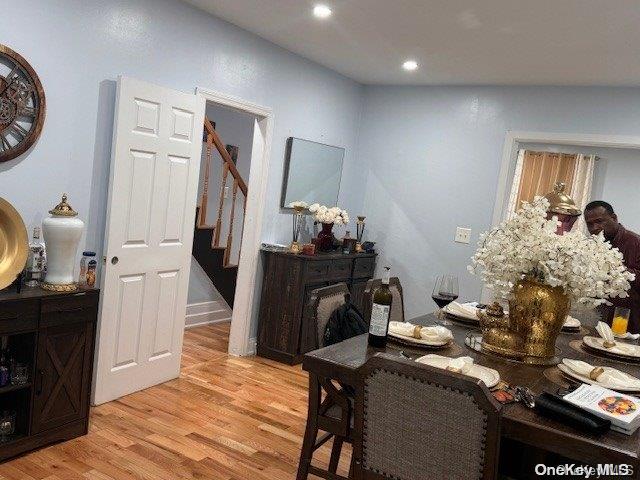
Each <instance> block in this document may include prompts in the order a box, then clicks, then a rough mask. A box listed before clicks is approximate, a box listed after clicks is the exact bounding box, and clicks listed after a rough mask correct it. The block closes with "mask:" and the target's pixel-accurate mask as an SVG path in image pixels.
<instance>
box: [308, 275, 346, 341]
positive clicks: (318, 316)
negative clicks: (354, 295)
mask: <svg viewBox="0 0 640 480" xmlns="http://www.w3.org/2000/svg"><path fill="white" fill-rule="evenodd" d="M349 296H350V294H349V288H348V287H347V284H346V283H337V284H335V285H330V286H328V287H322V288H316V289H315V290H313V291H312V292H311V296H310V298H309V303H308V305H307V309H308V312H309V314H308V317H309V318H308V320H307V321H308V322H309V323H310V327H311V329H312V335H313V336H314V337H315V338H314V339H313V340H314V342H313V343H315V345H313V343H312V347H313V348H322V347H324V331H325V329H326V328H327V323H329V319H330V318H331V314H332V313H333V312H334V311H335V310H336V309H337V308H338V307H340V306H342V305H344V304H345V303H347V302H348V301H349V298H350V297H349Z"/></svg>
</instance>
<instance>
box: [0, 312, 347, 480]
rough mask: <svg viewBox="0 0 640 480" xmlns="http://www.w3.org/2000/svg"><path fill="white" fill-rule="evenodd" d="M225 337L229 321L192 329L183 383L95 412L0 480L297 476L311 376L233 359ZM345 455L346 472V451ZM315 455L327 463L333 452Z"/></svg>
mask: <svg viewBox="0 0 640 480" xmlns="http://www.w3.org/2000/svg"><path fill="white" fill-rule="evenodd" d="M228 336H229V324H217V325H207V326H203V327H198V328H193V329H191V330H188V331H187V332H186V334H185V339H184V353H183V361H182V373H181V375H180V378H179V379H176V380H173V381H171V382H167V383H165V384H162V385H158V386H155V387H152V388H149V389H147V390H144V391H142V392H138V393H134V394H132V395H128V396H126V397H123V398H121V399H119V400H116V401H114V402H110V403H107V404H104V405H100V406H98V407H95V408H92V410H91V422H90V431H89V434H88V435H86V436H84V437H80V438H78V439H75V440H71V441H68V442H64V443H60V444H57V445H53V446H50V447H48V448H44V449H41V450H39V451H36V452H33V453H31V454H28V455H25V456H23V457H20V458H17V459H15V460H12V461H9V462H6V463H4V464H0V479H1V480H17V479H19V480H35V479H37V480H75V479H81V480H86V479H93V480H120V479H123V480H124V479H126V480H129V479H144V480H174V479H175V480H187V479H200V480H203V479H215V480H263V479H265V480H267V479H268V480H285V479H293V478H295V472H296V469H297V465H298V456H299V453H300V446H301V444H302V436H303V434H304V426H305V422H306V416H307V410H306V408H307V375H306V373H305V372H303V371H302V370H301V369H300V367H289V366H286V365H281V364H279V363H276V362H272V361H270V360H266V359H263V358H259V357H243V358H237V357H231V356H229V355H227V353H226V352H227V340H228ZM342 457H343V458H342V460H341V463H340V470H341V473H342V474H343V475H346V473H347V470H348V462H349V458H350V451H349V447H348V446H346V447H345V451H344V452H343V456H342ZM315 458H317V460H316V462H318V463H320V464H323V465H326V463H327V462H328V458H329V446H328V445H327V446H324V447H323V448H322V449H321V450H319V451H318V452H317V453H316V457H315ZM314 478H315V477H314Z"/></svg>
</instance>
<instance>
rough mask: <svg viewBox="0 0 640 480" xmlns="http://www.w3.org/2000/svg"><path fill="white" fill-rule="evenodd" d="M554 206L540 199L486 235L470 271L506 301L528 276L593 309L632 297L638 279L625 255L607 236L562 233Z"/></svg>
mask: <svg viewBox="0 0 640 480" xmlns="http://www.w3.org/2000/svg"><path fill="white" fill-rule="evenodd" d="M548 207H549V202H548V200H547V199H545V198H544V197H536V198H535V200H534V201H533V202H532V203H527V202H525V203H524V204H523V207H522V208H521V209H520V210H519V211H518V212H517V214H516V215H515V216H514V217H513V218H512V219H511V220H508V221H506V222H503V223H502V224H500V226H498V227H496V228H494V229H492V230H490V231H489V232H485V233H483V234H482V235H481V236H480V240H479V242H478V249H477V250H476V253H475V254H474V255H473V257H471V261H472V265H470V266H469V267H468V269H469V271H470V272H471V273H473V274H475V273H476V271H478V270H479V271H480V276H481V278H482V280H483V281H484V282H485V283H486V284H487V286H488V287H489V288H491V289H493V290H495V291H496V292H497V293H499V294H500V295H502V296H504V297H509V296H510V294H511V291H512V289H513V287H514V285H515V284H516V283H517V282H518V281H519V280H521V279H522V278H524V277H525V276H530V277H533V278H535V279H537V280H538V281H540V282H542V283H545V284H547V285H550V286H552V287H557V286H559V287H562V288H563V289H564V291H565V293H566V294H567V295H568V296H569V298H570V299H571V301H578V302H579V303H582V304H586V305H590V306H597V305H601V304H605V303H606V304H608V303H609V302H607V300H606V298H613V297H621V298H624V297H627V296H628V295H627V290H629V288H630V285H629V282H631V281H633V280H634V279H635V276H634V275H633V274H632V273H631V272H629V271H628V270H627V269H626V267H625V266H624V263H623V257H622V253H620V251H619V250H618V249H617V248H612V247H611V244H610V243H609V242H607V241H605V239H604V237H603V235H602V233H601V234H599V235H597V236H585V234H584V233H582V232H581V231H579V230H577V231H574V232H568V233H565V234H564V235H558V234H556V227H557V220H555V219H551V220H547V218H546V215H547V209H548Z"/></svg>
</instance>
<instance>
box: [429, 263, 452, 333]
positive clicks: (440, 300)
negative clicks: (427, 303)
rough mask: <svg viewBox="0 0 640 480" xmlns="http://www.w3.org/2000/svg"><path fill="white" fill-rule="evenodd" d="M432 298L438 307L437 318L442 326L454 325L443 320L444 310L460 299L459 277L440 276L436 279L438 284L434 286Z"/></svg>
mask: <svg viewBox="0 0 640 480" xmlns="http://www.w3.org/2000/svg"><path fill="white" fill-rule="evenodd" d="M431 298H432V299H433V301H434V302H436V305H438V311H437V312H436V316H437V317H438V318H439V319H440V323H441V324H442V325H452V323H451V322H450V321H449V320H446V319H443V314H442V309H443V308H444V307H446V306H447V305H449V304H450V303H451V302H453V301H454V300H455V299H457V298H458V277H456V276H455V275H439V276H438V278H436V284H435V285H434V286H433V292H432V293H431Z"/></svg>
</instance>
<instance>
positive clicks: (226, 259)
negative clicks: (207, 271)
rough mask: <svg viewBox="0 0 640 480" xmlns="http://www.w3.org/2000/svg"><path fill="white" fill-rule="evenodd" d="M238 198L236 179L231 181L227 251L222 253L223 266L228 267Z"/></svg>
mask: <svg viewBox="0 0 640 480" xmlns="http://www.w3.org/2000/svg"><path fill="white" fill-rule="evenodd" d="M237 196H238V179H237V178H234V180H233V200H231V215H230V217H229V235H227V249H226V250H225V252H224V266H225V267H226V266H228V265H229V258H230V257H231V246H232V245H233V220H234V217H235V214H236V198H237Z"/></svg>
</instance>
